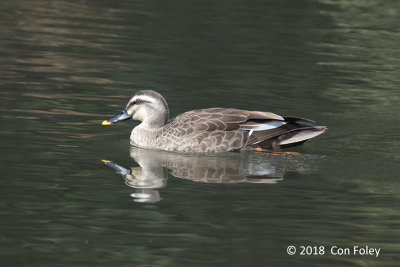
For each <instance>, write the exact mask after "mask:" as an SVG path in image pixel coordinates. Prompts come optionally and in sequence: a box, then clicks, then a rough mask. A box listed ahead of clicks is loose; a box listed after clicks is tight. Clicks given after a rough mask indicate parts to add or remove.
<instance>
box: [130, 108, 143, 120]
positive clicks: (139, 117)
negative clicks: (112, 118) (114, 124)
mask: <svg viewBox="0 0 400 267" xmlns="http://www.w3.org/2000/svg"><path fill="white" fill-rule="evenodd" d="M144 118H145V114H144V110H143V109H142V108H140V109H138V110H136V111H134V113H133V115H132V119H134V120H138V121H143V120H144Z"/></svg>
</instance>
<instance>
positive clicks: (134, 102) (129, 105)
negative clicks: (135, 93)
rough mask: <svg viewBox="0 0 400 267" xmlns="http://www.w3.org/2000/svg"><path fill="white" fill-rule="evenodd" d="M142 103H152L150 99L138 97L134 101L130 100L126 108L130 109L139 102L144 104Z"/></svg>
mask: <svg viewBox="0 0 400 267" xmlns="http://www.w3.org/2000/svg"><path fill="white" fill-rule="evenodd" d="M142 103H150V102H149V101H146V100H143V99H136V100H135V101H133V102H130V103H129V104H128V106H126V109H129V108H130V107H132V106H133V105H138V104H142Z"/></svg>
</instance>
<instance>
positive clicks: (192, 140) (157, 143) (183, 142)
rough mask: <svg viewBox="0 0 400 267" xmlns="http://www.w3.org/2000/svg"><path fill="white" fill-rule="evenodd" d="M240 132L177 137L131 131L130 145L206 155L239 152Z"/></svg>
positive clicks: (136, 130)
mask: <svg viewBox="0 0 400 267" xmlns="http://www.w3.org/2000/svg"><path fill="white" fill-rule="evenodd" d="M245 137H246V136H245V133H244V132H242V131H229V132H224V131H221V132H202V133H197V134H190V135H183V136H177V135H174V134H171V133H169V132H163V133H161V134H160V133H149V132H146V133H144V132H142V131H140V129H136V128H135V129H133V130H132V133H131V138H130V139H131V144H132V145H134V146H137V147H142V148H150V149H161V150H167V151H177V152H191V153H207V152H226V151H233V150H239V149H241V148H242V147H243V146H244V143H245V139H246V138H245Z"/></svg>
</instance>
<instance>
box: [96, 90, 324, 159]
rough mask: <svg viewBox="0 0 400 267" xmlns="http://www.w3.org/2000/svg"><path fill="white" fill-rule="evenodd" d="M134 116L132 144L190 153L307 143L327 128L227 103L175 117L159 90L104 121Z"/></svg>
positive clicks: (144, 93) (140, 94) (139, 97)
mask: <svg viewBox="0 0 400 267" xmlns="http://www.w3.org/2000/svg"><path fill="white" fill-rule="evenodd" d="M128 119H133V120H138V121H140V122H141V123H140V124H139V125H137V126H136V127H134V128H133V130H132V132H131V135H130V143H131V145H132V146H136V147H139V148H146V149H157V150H166V151H174V152H184V153H218V152H230V151H243V150H257V151H270V150H277V149H282V148H286V147H291V146H297V145H300V144H303V143H304V142H305V141H307V140H309V139H311V138H313V137H316V136H318V135H320V134H322V133H324V132H325V131H326V129H327V128H326V126H315V125H314V121H312V120H309V119H305V118H299V117H291V116H280V115H277V114H275V113H271V112H264V111H249V110H242V109H235V108H223V107H215V108H204V109H198V110H191V111H187V112H184V113H182V114H180V115H178V116H176V117H174V118H171V119H170V118H169V108H168V104H167V101H166V100H165V98H164V97H163V96H162V95H161V94H160V93H158V92H156V91H154V90H141V91H138V92H136V93H135V94H134V95H133V96H132V97H131V98H130V100H129V101H128V104H127V105H126V106H125V108H124V109H123V110H122V112H120V113H119V114H118V115H116V116H114V117H112V118H110V119H108V120H105V121H103V122H102V125H113V124H115V123H118V122H121V121H125V120H128Z"/></svg>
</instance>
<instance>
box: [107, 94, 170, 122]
mask: <svg viewBox="0 0 400 267" xmlns="http://www.w3.org/2000/svg"><path fill="white" fill-rule="evenodd" d="M168 116H169V110H168V105H167V102H166V101H165V99H164V98H163V97H162V96H161V95H160V94H159V93H157V92H156V91H152V90H142V91H139V92H137V93H136V94H135V95H134V96H132V98H131V99H130V100H129V102H128V104H127V105H126V107H125V109H124V110H123V111H122V112H121V113H120V114H118V115H116V116H114V117H112V118H110V119H108V120H105V121H103V123H102V125H111V124H114V123H117V122H120V121H124V120H127V119H130V118H132V119H134V120H139V121H142V123H143V124H145V125H146V127H151V128H154V127H161V126H163V125H165V124H166V123H167V121H168Z"/></svg>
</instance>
